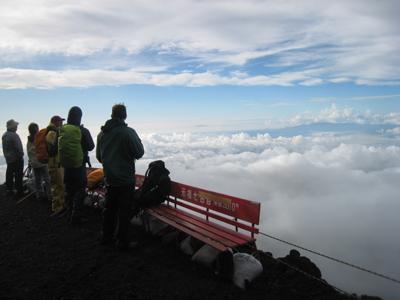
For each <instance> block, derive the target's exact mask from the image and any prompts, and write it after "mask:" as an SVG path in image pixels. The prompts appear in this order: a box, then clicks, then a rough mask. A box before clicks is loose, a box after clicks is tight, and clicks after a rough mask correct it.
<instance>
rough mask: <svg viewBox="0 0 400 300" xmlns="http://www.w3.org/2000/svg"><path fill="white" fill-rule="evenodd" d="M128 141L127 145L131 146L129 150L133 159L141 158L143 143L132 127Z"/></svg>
mask: <svg viewBox="0 0 400 300" xmlns="http://www.w3.org/2000/svg"><path fill="white" fill-rule="evenodd" d="M129 141H130V144H129V146H130V148H131V151H132V152H133V156H134V157H135V159H139V158H141V157H142V156H143V154H144V148H143V144H142V141H141V139H140V138H139V136H138V134H137V133H136V131H135V130H134V129H132V128H131V130H130V139H129Z"/></svg>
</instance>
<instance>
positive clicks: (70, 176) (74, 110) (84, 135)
mask: <svg viewBox="0 0 400 300" xmlns="http://www.w3.org/2000/svg"><path fill="white" fill-rule="evenodd" d="M81 120H82V110H81V109H80V108H79V107H78V106H73V107H71V109H70V110H69V112H68V119H67V124H66V125H64V126H63V127H62V128H61V130H60V137H59V142H58V147H59V149H58V150H59V154H60V162H61V165H62V166H63V167H64V183H65V190H66V203H67V205H68V206H69V208H72V211H71V219H70V224H72V225H79V224H80V223H81V221H82V218H81V214H82V206H83V199H84V198H85V195H86V191H85V189H86V182H87V179H86V167H85V163H86V161H85V159H84V156H85V151H90V150H92V149H93V148H94V143H93V139H92V137H91V135H90V132H89V131H88V130H87V129H86V128H83V127H81ZM82 128H83V129H82ZM91 145H93V146H91ZM84 147H86V148H84Z"/></svg>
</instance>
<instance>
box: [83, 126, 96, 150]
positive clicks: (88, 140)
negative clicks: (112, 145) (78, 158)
mask: <svg viewBox="0 0 400 300" xmlns="http://www.w3.org/2000/svg"><path fill="white" fill-rule="evenodd" d="M81 132H82V150H83V151H84V152H85V151H92V150H93V149H94V142H93V139H92V135H91V134H90V131H89V130H88V129H87V128H85V127H83V126H81Z"/></svg>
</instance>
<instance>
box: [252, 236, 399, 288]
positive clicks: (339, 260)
mask: <svg viewBox="0 0 400 300" xmlns="http://www.w3.org/2000/svg"><path fill="white" fill-rule="evenodd" d="M259 234H261V235H263V236H266V237H268V238H270V239H273V240H276V241H279V242H281V243H284V244H287V245H290V246H293V247H296V248H298V249H302V250H304V251H307V252H310V253H312V254H315V255H318V256H321V257H324V258H326V259H329V260H332V261H334V262H337V263H340V264H343V265H346V266H348V267H351V268H354V269H357V270H359V271H362V272H366V273H369V274H371V275H374V276H377V277H380V278H383V279H386V280H389V281H391V282H394V283H397V284H400V280H399V279H396V278H393V277H391V276H388V275H384V274H381V273H378V272H375V271H372V270H369V269H367V268H364V267H360V266H357V265H355V264H352V263H349V262H346V261H344V260H341V259H338V258H334V257H332V256H329V255H326V254H323V253H321V252H318V251H315V250H311V249H308V248H305V247H302V246H300V245H297V244H294V243H291V242H288V241H285V240H283V239H280V238H278V237H275V236H272V235H270V234H267V233H264V232H261V231H260V232H259Z"/></svg>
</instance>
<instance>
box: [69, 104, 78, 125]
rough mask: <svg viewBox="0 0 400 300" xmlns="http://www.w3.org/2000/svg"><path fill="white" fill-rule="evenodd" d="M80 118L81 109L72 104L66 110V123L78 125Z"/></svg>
mask: <svg viewBox="0 0 400 300" xmlns="http://www.w3.org/2000/svg"><path fill="white" fill-rule="evenodd" d="M81 120H82V110H81V109H80V108H79V107H78V106H73V107H71V109H70V110H69V112H68V118H67V123H68V124H71V125H76V126H80V125H81Z"/></svg>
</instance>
